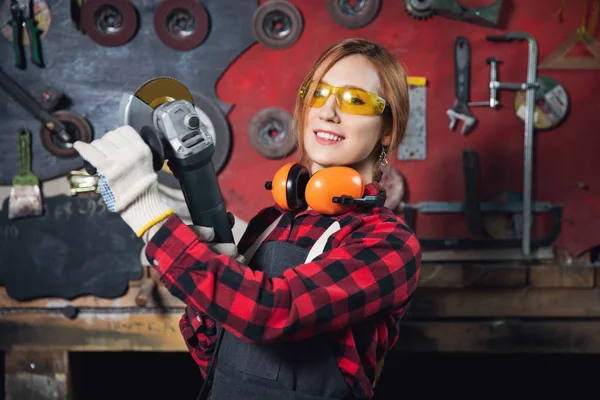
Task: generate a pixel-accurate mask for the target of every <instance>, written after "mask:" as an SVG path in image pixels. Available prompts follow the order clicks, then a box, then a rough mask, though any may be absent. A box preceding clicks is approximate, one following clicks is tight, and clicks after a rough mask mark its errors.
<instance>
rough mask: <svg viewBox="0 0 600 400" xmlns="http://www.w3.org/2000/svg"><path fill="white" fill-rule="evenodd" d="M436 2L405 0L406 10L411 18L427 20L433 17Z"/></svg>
mask: <svg viewBox="0 0 600 400" xmlns="http://www.w3.org/2000/svg"><path fill="white" fill-rule="evenodd" d="M433 1H434V0H404V8H405V9H406V12H407V13H408V15H409V16H410V17H411V18H414V19H418V20H425V19H429V18H431V16H432V15H433V8H432V6H433Z"/></svg>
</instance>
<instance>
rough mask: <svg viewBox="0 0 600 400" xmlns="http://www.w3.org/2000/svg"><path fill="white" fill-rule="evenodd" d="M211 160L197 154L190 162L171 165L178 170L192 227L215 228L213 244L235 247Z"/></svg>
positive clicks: (180, 161)
mask: <svg viewBox="0 0 600 400" xmlns="http://www.w3.org/2000/svg"><path fill="white" fill-rule="evenodd" d="M211 156H212V154H197V155H196V157H195V158H194V159H191V160H179V159H174V160H173V159H172V160H170V162H173V164H175V166H176V170H177V176H178V179H179V183H180V184H181V190H182V192H183V196H184V198H185V202H186V205H187V207H188V210H189V212H190V218H191V220H192V223H193V224H194V225H196V226H210V227H212V228H214V231H215V238H214V240H213V242H214V243H234V238H233V233H232V231H231V220H230V218H229V215H228V214H227V210H226V208H225V201H224V199H223V194H222V193H221V188H220V186H219V181H218V179H217V173H216V171H215V167H214V164H213V163H212V157H211Z"/></svg>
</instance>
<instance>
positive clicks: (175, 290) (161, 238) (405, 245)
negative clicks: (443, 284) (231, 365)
mask: <svg viewBox="0 0 600 400" xmlns="http://www.w3.org/2000/svg"><path fill="white" fill-rule="evenodd" d="M356 221H358V222H357V223H356V224H355V225H352V224H350V225H346V226H344V227H342V229H341V230H340V232H338V235H336V237H337V238H339V242H337V243H334V244H333V246H332V247H333V248H332V249H330V250H326V251H325V252H324V253H323V254H321V255H320V256H319V257H317V258H316V259H315V260H313V261H312V262H309V263H306V264H302V265H299V266H297V267H295V268H291V269H288V270H286V271H285V272H284V274H283V275H282V276H281V277H277V278H268V277H267V276H266V275H265V274H264V273H263V272H261V271H254V270H252V269H251V268H249V267H247V266H245V265H243V264H240V263H238V262H237V261H236V260H235V259H234V258H232V257H230V256H228V255H225V254H217V253H215V252H213V251H212V250H211V249H210V248H209V247H208V246H207V245H206V244H205V243H202V242H200V241H198V239H197V237H196V235H195V234H194V232H193V231H192V230H191V229H190V228H189V227H188V226H187V225H186V224H185V223H183V222H182V221H181V219H180V218H179V217H177V216H176V215H173V216H171V217H169V218H168V219H167V221H166V222H165V224H164V225H163V226H162V227H161V228H160V230H159V231H158V232H157V233H156V234H155V235H154V237H153V238H152V239H151V241H150V242H149V243H148V245H147V247H146V256H147V257H148V259H149V260H150V262H151V263H153V265H154V266H155V268H156V270H157V273H158V275H159V277H160V279H161V281H162V283H163V284H164V285H165V287H166V288H167V289H168V290H169V292H170V293H171V294H173V295H174V296H175V297H177V298H179V299H180V300H181V301H183V302H184V303H185V304H186V305H187V306H188V307H189V308H195V309H197V310H200V311H202V312H204V313H206V314H207V315H209V316H210V317H211V318H212V319H214V320H215V321H216V322H217V323H219V324H221V325H222V326H223V327H224V328H225V329H227V330H228V331H229V332H231V333H233V334H234V335H236V336H237V337H239V338H241V339H243V340H245V341H248V342H251V343H272V342H275V341H280V340H300V339H304V338H307V337H310V336H312V335H315V334H317V333H320V332H324V331H331V330H337V329H340V328H344V327H347V326H349V325H351V324H354V323H357V322H360V321H362V320H364V319H366V318H368V317H370V316H372V315H374V314H377V313H388V314H392V315H395V316H400V315H403V314H404V312H405V311H406V309H407V307H408V306H409V304H410V300H411V298H412V295H413V292H414V290H415V288H416V285H417V280H418V276H419V270H420V264H421V249H420V246H419V242H418V239H417V238H416V236H415V235H414V234H413V233H412V232H411V231H410V230H409V229H408V228H407V227H406V226H405V225H404V224H403V223H402V222H401V220H399V219H398V218H390V216H389V214H379V213H376V214H373V215H369V216H365V217H363V218H357V219H356Z"/></svg>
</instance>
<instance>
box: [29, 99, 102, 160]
mask: <svg viewBox="0 0 600 400" xmlns="http://www.w3.org/2000/svg"><path fill="white" fill-rule="evenodd" d="M52 116H53V117H54V118H56V119H57V120H59V121H60V122H62V123H63V124H64V126H65V129H66V131H67V132H68V133H69V134H70V135H71V137H72V138H73V139H74V140H75V141H79V140H80V141H82V142H86V143H90V142H91V141H92V136H93V134H92V128H91V126H90V124H89V123H88V122H87V121H86V120H85V118H83V117H82V116H81V115H79V114H76V113H74V112H72V111H69V110H59V111H56V112H54V113H53V114H52ZM40 138H41V141H42V146H44V148H45V149H46V150H48V152H50V153H51V154H54V155H55V156H57V157H77V156H79V153H77V151H76V150H75V149H74V148H73V145H72V144H70V143H65V142H63V141H61V140H60V139H58V138H56V136H54V135H53V134H52V132H51V131H50V130H49V129H48V128H46V126H45V125H42V127H41V128H40Z"/></svg>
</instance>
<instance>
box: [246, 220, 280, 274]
mask: <svg viewBox="0 0 600 400" xmlns="http://www.w3.org/2000/svg"><path fill="white" fill-rule="evenodd" d="M282 217H283V214H281V215H280V216H279V217H277V219H276V220H275V221H273V222H272V223H271V225H269V226H268V227H267V229H265V230H264V232H263V233H261V234H260V236H259V237H258V238H257V239H256V241H255V242H254V243H252V246H250V247H249V248H248V250H246V252H245V253H244V258H245V259H246V263H249V262H250V260H251V259H252V257H254V253H256V250H258V247H259V246H260V245H261V244H262V242H264V241H265V239H266V238H267V236H269V234H270V233H271V232H273V229H275V227H276V226H277V224H278V223H279V221H280V220H281V218H282Z"/></svg>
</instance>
